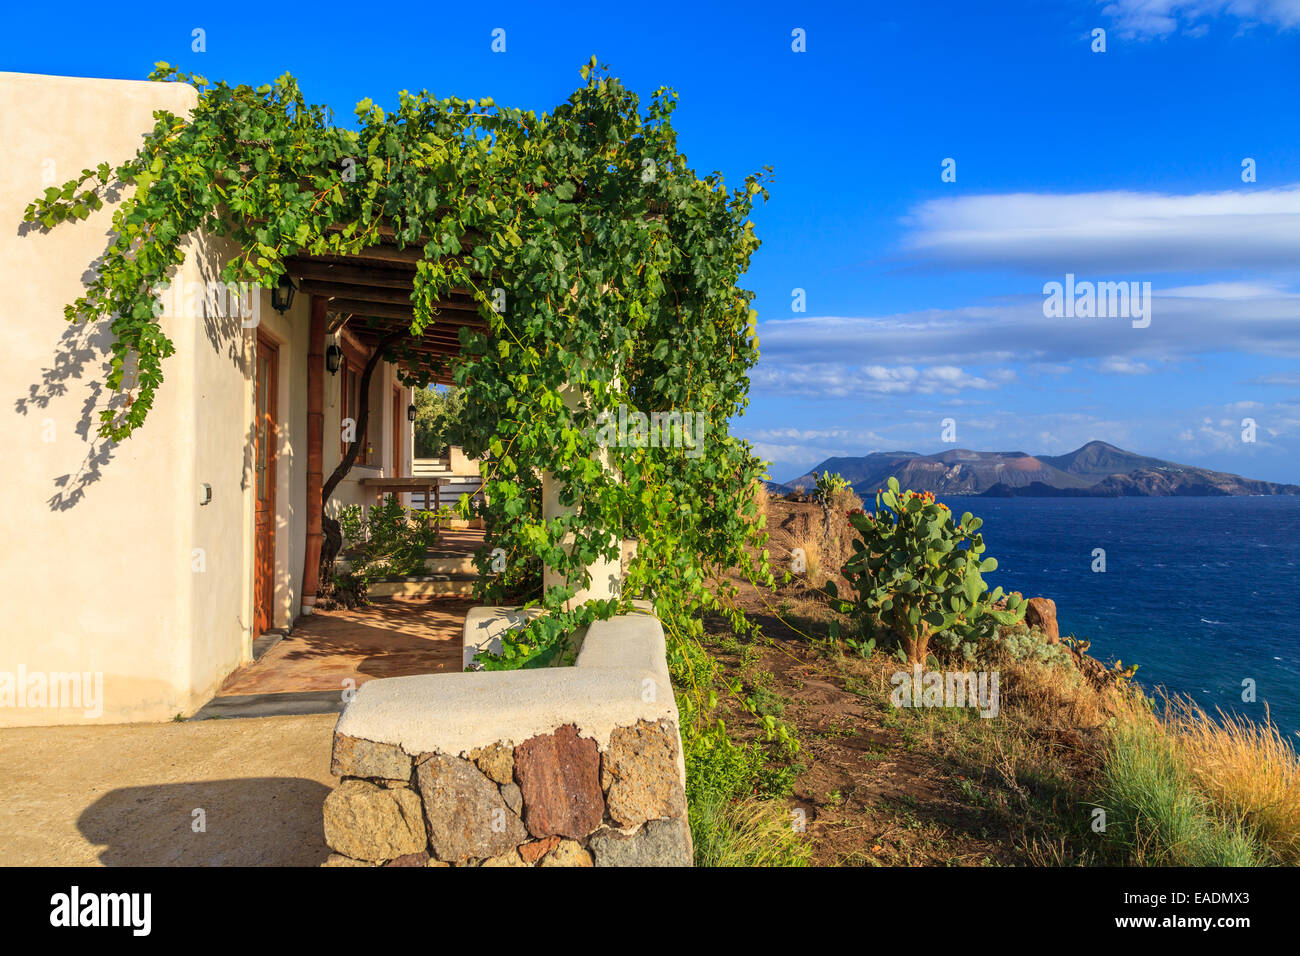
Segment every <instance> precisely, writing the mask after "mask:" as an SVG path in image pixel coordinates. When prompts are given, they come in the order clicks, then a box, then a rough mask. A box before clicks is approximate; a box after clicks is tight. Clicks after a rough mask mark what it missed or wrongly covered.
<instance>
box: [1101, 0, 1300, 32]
mask: <svg viewBox="0 0 1300 956" xmlns="http://www.w3.org/2000/svg"><path fill="white" fill-rule="evenodd" d="M1102 2H1104V3H1105V4H1106V6H1105V7H1104V8H1103V10H1102V12H1103V13H1104V14H1106V15H1107V16H1109V17H1113V18H1114V19H1115V25H1116V27H1117V28H1118V29H1119V31H1120V35H1121V36H1125V37H1133V36H1138V37H1163V36H1168V35H1169V34H1171V33H1175V32H1177V31H1178V30H1179V28H1180V27H1182V30H1183V32H1184V33H1186V34H1187V35H1189V36H1203V35H1204V34H1206V33H1207V32H1209V27H1208V25H1207V24H1205V23H1199V22H1198V21H1200V20H1201V19H1202V18H1208V17H1218V16H1228V17H1232V18H1234V19H1236V20H1238V21H1240V25H1241V26H1242V27H1252V26H1256V25H1259V24H1268V25H1270V26H1275V27H1277V28H1278V29H1280V30H1291V29H1295V28H1296V27H1297V26H1300V0H1102Z"/></svg>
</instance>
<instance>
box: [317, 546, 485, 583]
mask: <svg viewBox="0 0 1300 956" xmlns="http://www.w3.org/2000/svg"><path fill="white" fill-rule="evenodd" d="M334 565H335V567H337V568H338V569H339V570H340V571H351V570H352V563H351V562H350V561H349V560H348V559H347V558H344V557H339V558H338V559H337V560H335V562H334ZM424 569H425V570H426V571H428V572H429V574H467V575H470V576H471V577H474V576H477V574H478V568H476V567H474V556H473V555H469V554H465V553H464V552H457V551H439V550H434V551H430V552H429V553H428V554H427V555H426V556H425V558H424Z"/></svg>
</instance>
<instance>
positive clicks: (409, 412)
mask: <svg viewBox="0 0 1300 956" xmlns="http://www.w3.org/2000/svg"><path fill="white" fill-rule="evenodd" d="M406 420H407V421H408V422H413V421H415V406H414V405H407V406H406Z"/></svg>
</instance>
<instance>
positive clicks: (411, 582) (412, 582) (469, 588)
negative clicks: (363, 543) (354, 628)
mask: <svg viewBox="0 0 1300 956" xmlns="http://www.w3.org/2000/svg"><path fill="white" fill-rule="evenodd" d="M477 580H478V575H477V574H465V573H461V572H458V573H451V574H428V575H415V576H411V577H405V578H389V579H387V580H383V581H375V582H374V583H372V584H371V585H370V587H369V588H367V589H366V596H367V597H371V598H397V597H400V598H415V597H471V596H473V593H474V582H475V581H477Z"/></svg>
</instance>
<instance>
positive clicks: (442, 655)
mask: <svg viewBox="0 0 1300 956" xmlns="http://www.w3.org/2000/svg"><path fill="white" fill-rule="evenodd" d="M482 542H483V532H482V531H477V530H465V529H461V530H447V531H444V532H443V533H442V535H441V536H440V537H439V540H438V545H437V547H436V548H435V550H434V551H432V552H430V556H431V557H434V558H438V559H452V560H457V559H463V558H465V557H466V556H470V555H472V554H473V553H474V550H475V549H476V548H478V547H479V546H480V545H481V544H482ZM473 605H474V602H473V601H470V600H462V599H458V598H448V597H423V598H392V599H388V600H383V601H376V602H375V603H373V604H372V605H370V606H368V607H364V608H357V609H356V610H352V611H346V610H334V611H317V612H316V613H315V614H311V615H309V616H307V617H301V618H299V619H298V621H297V623H296V625H295V626H294V628H293V630H292V631H291V632H290V633H289V634H288V635H286V636H285V637H283V638H281V639H280V640H278V641H276V642H275V643H274V644H272V645H271V646H270V648H269V649H267V650H266V651H265V652H264V653H262V654H261V655H260V656H259V658H258V660H257V661H256V662H254V663H252V664H250V665H248V666H247V667H243V668H240V669H239V670H238V671H236V672H235V673H234V674H232V675H230V677H229V678H227V680H226V682H225V683H224V684H223V685H222V687H221V690H220V691H219V692H218V694H217V696H216V697H215V698H213V700H212V701H210V702H209V703H208V704H207V705H206V706H205V707H204V708H203V709H202V710H200V711H199V712H198V713H197V714H195V715H194V717H193V718H192V719H198V720H206V719H208V718H212V717H267V716H276V715H288V714H320V713H338V712H339V711H341V710H342V709H343V704H344V693H345V692H346V691H349V690H355V689H356V688H357V687H360V686H361V685H362V684H364V683H365V682H366V681H368V680H374V679H375V678H379V677H406V676H409V675H412V674H435V673H439V672H444V671H459V670H460V669H461V667H462V666H463V662H462V657H461V640H462V634H463V628H464V623H465V615H466V613H468V611H469V609H470V608H471V607H473Z"/></svg>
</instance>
